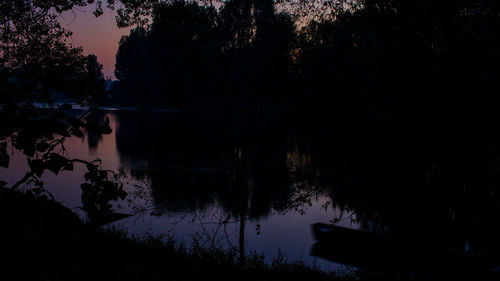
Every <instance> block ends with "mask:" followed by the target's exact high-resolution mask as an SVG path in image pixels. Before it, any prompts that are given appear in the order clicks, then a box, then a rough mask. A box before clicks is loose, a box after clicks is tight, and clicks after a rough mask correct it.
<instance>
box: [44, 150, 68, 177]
mask: <svg viewBox="0 0 500 281" xmlns="http://www.w3.org/2000/svg"><path fill="white" fill-rule="evenodd" d="M46 165H47V169H49V170H50V171H51V172H53V173H54V174H56V175H57V174H59V172H60V171H61V170H62V169H63V168H64V167H66V166H67V165H68V159H66V158H64V157H63V156H61V155H59V154H57V153H51V154H50V158H49V160H48V161H47V163H46Z"/></svg>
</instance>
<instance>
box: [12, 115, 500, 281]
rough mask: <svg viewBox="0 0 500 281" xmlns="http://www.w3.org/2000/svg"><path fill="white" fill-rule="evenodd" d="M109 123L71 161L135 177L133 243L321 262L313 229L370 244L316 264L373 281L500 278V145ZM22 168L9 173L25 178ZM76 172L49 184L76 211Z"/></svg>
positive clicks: (350, 246)
mask: <svg viewBox="0 0 500 281" xmlns="http://www.w3.org/2000/svg"><path fill="white" fill-rule="evenodd" d="M106 116H108V117H110V122H111V127H112V128H113V134H112V135H111V136H103V137H102V139H101V140H97V139H93V140H91V138H92V137H91V136H88V135H87V143H86V144H84V145H83V146H82V143H81V142H80V141H78V140H74V139H70V140H68V144H67V148H68V152H69V153H70V154H72V156H73V157H80V158H84V159H89V160H90V159H92V158H94V157H95V156H98V157H100V158H101V159H103V165H104V166H107V167H108V168H111V169H116V168H117V167H119V166H124V167H125V168H126V170H127V171H130V172H129V177H130V178H129V180H128V182H129V185H128V186H127V187H126V188H127V189H128V191H129V198H127V199H128V200H131V201H129V202H128V203H129V204H130V205H129V206H128V205H127V204H126V203H127V202H126V201H125V202H122V203H120V205H122V208H124V209H126V210H128V211H136V212H142V213H143V214H144V216H143V217H141V218H140V219H138V218H137V217H134V218H128V219H125V220H124V221H123V222H122V223H123V225H125V227H127V228H128V229H129V230H130V231H132V232H134V231H137V232H140V231H144V230H150V231H152V232H153V233H157V234H159V233H169V234H171V235H174V236H175V237H176V238H179V239H180V240H182V241H184V242H191V241H192V240H193V239H194V240H195V241H197V242H198V243H200V244H203V245H206V246H214V247H226V248H234V249H236V250H238V251H240V252H248V250H249V249H252V248H255V249H257V250H258V251H263V252H264V253H265V254H266V255H268V256H274V255H275V254H276V251H277V249H278V248H281V249H282V250H283V252H284V253H285V254H288V255H289V257H290V258H300V257H301V256H305V257H306V259H308V262H311V261H312V260H313V258H312V257H310V256H309V254H311V253H310V249H311V247H312V246H313V243H314V241H313V237H312V235H311V232H310V225H311V224H314V223H318V222H322V223H326V224H327V225H328V226H330V225H336V226H346V227H348V228H350V229H355V230H357V231H362V232H352V233H351V232H347V233H348V235H344V234H345V233H346V232H344V230H343V229H340V228H332V229H333V230H332V232H331V233H333V234H330V235H326V236H325V237H323V238H319V237H316V238H318V242H317V243H316V244H315V245H314V247H313V248H312V249H313V251H312V254H313V255H315V256H318V257H321V258H324V259H328V260H331V261H334V262H338V263H344V264H346V265H350V266H354V267H358V268H360V269H364V270H365V272H372V273H373V272H375V273H377V274H379V273H382V274H386V275H390V276H393V277H398V276H400V277H401V278H406V277H408V276H410V277H411V276H419V277H425V276H433V277H436V276H447V277H450V276H451V277H457V278H459V277H460V276H469V277H470V276H474V278H477V279H481V278H483V277H485V276H487V277H488V278H494V274H495V272H494V270H493V269H494V268H495V267H496V266H497V265H500V262H499V261H500V259H499V255H498V253H500V243H499V242H498V241H497V239H496V238H497V237H499V234H500V227H499V223H498V221H499V220H498V219H499V215H500V201H499V198H498V195H497V194H498V186H499V185H498V184H499V179H500V177H498V174H499V173H498V172H499V169H500V165H498V163H499V162H498V159H500V158H499V157H498V156H499V155H498V151H499V150H498V149H497V148H498V145H497V144H495V143H494V141H493V140H494V138H484V139H477V138H475V139H474V138H471V137H468V136H462V137H461V138H457V139H448V140H444V139H442V138H439V134H436V135H435V136H436V138H435V139H432V138H429V136H428V135H418V134H416V133H409V132H408V131H406V132H405V130H406V129H404V130H403V132H398V134H394V132H395V131H394V128H380V127H377V126H376V124H374V125H373V126H371V127H365V128H357V129H356V130H354V129H353V128H345V129H342V130H341V129H338V128H336V129H335V130H334V129H332V130H331V131H325V130H322V131H318V130H317V129H314V126H301V127H299V128H287V127H286V126H283V124H282V123H280V121H279V120H273V119H266V120H263V119H259V118H255V116H253V117H252V116H250V117H249V116H242V115H239V116H232V117H231V118H229V119H228V118H227V116H219V115H214V114H194V113H189V114H187V113H180V112H175V113H168V112H134V111H118V112H114V113H113V114H111V113H103V115H102V116H101V117H102V118H105V117H106ZM103 120H104V119H103ZM228 120H229V121H228ZM248 120H253V121H252V122H249V121H248ZM389 132H392V134H391V133H389ZM442 135H445V136H448V135H450V134H448V133H446V134H444V133H443V134H442ZM499 143H500V142H499ZM86 146H88V148H87V147H86ZM94 155H95V156H94ZM15 159H16V157H13V161H14V163H13V165H12V166H11V167H12V168H11V169H13V170H12V171H11V172H13V173H14V174H15V173H18V174H22V173H20V172H17V171H15V170H16V169H21V168H20V167H22V166H21V165H19V166H18V165H16V163H15V162H16V160H15ZM78 173H80V172H79V171H78V170H76V171H75V173H72V174H62V175H60V176H59V177H58V178H57V180H56V178H55V177H52V176H50V175H47V177H48V178H46V179H45V181H46V182H47V186H51V185H53V186H56V188H55V189H54V188H53V189H52V190H51V191H52V192H53V193H55V194H56V198H58V199H60V198H63V200H62V201H66V202H68V201H69V202H72V203H71V204H70V206H71V207H75V206H77V203H76V201H78V200H77V199H75V198H78V197H77V196H79V193H78V192H79V187H78V185H79V183H80V182H81V178H82V174H78ZM60 183H65V185H66V186H71V185H74V186H75V189H68V188H66V186H64V187H63V186H60V185H61V184H60ZM68 194H72V195H71V196H72V197H71V196H69V195H68ZM70 197H71V198H73V199H71V200H68V198H70ZM78 199H79V198H78ZM127 208H129V209H127ZM130 208H131V209H130ZM145 221H149V223H150V224H149V226H147V223H146V224H145V223H144V222H145ZM242 262H243V261H242ZM321 266H323V268H325V269H331V268H332V265H331V264H330V265H328V264H326V263H325V264H321ZM333 268H336V266H333ZM492 276H493V277H492Z"/></svg>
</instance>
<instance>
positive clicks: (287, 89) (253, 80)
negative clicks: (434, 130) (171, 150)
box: [116, 0, 500, 125]
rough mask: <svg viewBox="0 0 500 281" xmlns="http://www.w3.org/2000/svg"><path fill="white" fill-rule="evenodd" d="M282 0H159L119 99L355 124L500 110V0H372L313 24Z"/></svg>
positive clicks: (128, 57) (130, 45) (126, 62)
mask: <svg viewBox="0 0 500 281" xmlns="http://www.w3.org/2000/svg"><path fill="white" fill-rule="evenodd" d="M275 2H277V1H272V0H252V1H248V0H247V1H242V0H230V1H224V2H223V4H221V6H218V7H217V8H216V7H213V6H203V5H199V4H197V3H196V2H184V1H168V2H167V3H163V4H158V5H156V6H155V9H154V12H153V16H152V18H153V23H152V25H151V27H150V28H147V29H145V28H136V29H134V30H133V31H132V32H131V33H130V35H129V36H126V37H124V38H123V39H122V40H121V42H120V47H119V50H118V53H117V64H116V76H117V78H118V79H119V80H120V83H119V85H118V87H117V90H118V93H117V96H119V97H120V98H121V100H122V101H124V102H126V103H130V104H138V105H146V106H151V105H155V106H158V105H170V106H171V105H186V104H189V103H193V102H194V101H215V102H222V101H258V102H266V101H271V102H275V103H276V102H280V103H283V102H284V103H286V104H295V105H298V104H301V105H302V106H305V107H304V109H306V110H305V112H311V111H312V110H310V109H311V108H314V109H315V110H314V111H316V112H322V111H321V110H320V109H327V110H328V111H332V112H333V113H332V114H335V115H337V117H338V118H337V119H348V120H353V118H354V119H356V118H357V119H359V118H364V117H366V118H372V117H373V116H375V117H376V118H386V117H388V116H395V115H405V116H407V117H409V118H410V119H419V120H422V118H424V119H425V118H430V119H432V118H434V117H435V116H436V115H442V114H443V112H447V113H449V114H452V115H453V116H466V115H470V114H472V115H474V114H476V113H477V114H488V113H492V112H493V111H495V110H496V107H495V105H497V104H498V98H497V94H496V90H498V85H497V84H498V83H497V80H498V79H497V77H498V74H499V71H498V70H497V67H496V65H498V61H499V54H498V49H499V47H500V46H499V42H500V40H499V39H500V38H499V34H500V33H498V32H497V31H498V27H500V22H499V20H498V17H497V14H498V11H499V10H500V7H499V4H497V3H496V2H495V1H479V0H464V1H417V2H415V3H413V1H412V2H410V1H396V0H395V1H381V0H365V1H359V4H360V5H358V6H356V7H357V8H352V9H344V10H339V11H338V12H336V14H335V17H333V18H331V19H322V18H321V17H313V19H312V20H310V21H309V22H305V18H303V17H302V18H297V17H295V16H293V15H292V14H291V13H289V12H287V10H286V9H280V8H279V7H278V6H277V4H276V3H275ZM294 109H297V107H296V106H295V107H294ZM415 114H416V115H419V114H420V116H416V115H415ZM422 114H423V115H422ZM414 115H415V116H414ZM448 116H451V115H448ZM445 119H446V118H445ZM444 121H445V122H453V121H452V120H444ZM448 125H450V124H448Z"/></svg>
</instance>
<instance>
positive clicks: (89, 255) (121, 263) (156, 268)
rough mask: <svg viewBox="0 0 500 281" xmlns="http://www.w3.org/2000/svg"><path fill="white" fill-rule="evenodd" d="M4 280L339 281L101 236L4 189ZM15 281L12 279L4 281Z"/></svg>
mask: <svg viewBox="0 0 500 281" xmlns="http://www.w3.org/2000/svg"><path fill="white" fill-rule="evenodd" d="M0 208H1V211H0V218H1V221H2V222H3V224H2V232H1V234H0V241H1V242H0V243H1V246H0V247H1V249H2V251H1V253H0V255H1V258H2V261H3V262H2V268H3V269H4V270H3V271H2V274H3V276H4V277H6V276H11V278H12V280H338V279H336V278H333V277H332V276H330V275H328V274H325V273H321V272H319V271H316V270H314V269H311V268H308V267H306V266H304V265H301V264H288V263H273V264H274V265H273V266H267V265H265V264H264V263H263V262H262V260H261V258H262V257H260V256H259V255H255V256H254V257H252V256H248V258H247V259H246V260H247V264H246V265H245V266H243V267H242V266H241V265H240V264H239V263H238V260H237V259H236V258H235V254H234V253H231V252H223V251H218V250H215V249H213V250H203V249H201V248H199V249H194V248H191V249H186V248H183V247H177V246H175V245H174V243H173V241H168V240H162V239H159V238H152V237H143V238H127V237H126V235H124V233H121V232H119V231H113V230H102V229H95V228H93V227H91V226H89V225H86V224H85V223H83V222H82V221H81V220H80V219H79V217H78V216H77V215H76V214H74V213H73V212H72V211H70V210H69V209H67V208H65V207H63V206H62V205H60V204H59V203H55V202H53V201H50V200H47V199H43V198H40V197H38V198H34V197H32V196H29V195H25V194H21V193H17V192H13V191H10V190H7V189H0ZM5 280H9V279H5Z"/></svg>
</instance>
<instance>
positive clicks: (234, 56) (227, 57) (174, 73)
mask: <svg viewBox="0 0 500 281" xmlns="http://www.w3.org/2000/svg"><path fill="white" fill-rule="evenodd" d="M294 43H295V27H294V24H293V22H292V20H291V19H290V17H289V16H287V15H286V14H280V13H277V12H276V10H275V7H274V5H273V1H239V0H234V1H228V2H227V3H226V4H225V5H224V6H223V7H222V8H221V9H220V11H217V10H215V8H214V7H202V6H199V5H198V4H197V3H195V2H192V3H186V2H184V1H173V2H169V3H166V4H160V5H158V6H156V7H155V9H154V11H153V23H152V25H151V28H150V29H148V30H146V29H142V28H138V29H136V30H134V31H132V32H131V34H130V35H129V36H128V37H124V38H123V39H122V41H121V43H120V48H119V50H118V53H117V63H116V76H117V78H118V79H120V81H121V82H120V85H119V89H122V90H119V93H118V94H119V95H120V94H122V95H123V96H124V100H125V101H128V102H134V103H135V102H137V103H138V104H143V105H151V104H156V105H157V104H158V102H159V103H160V104H164V105H165V104H170V105H172V104H174V105H175V104H186V103H191V102H193V101H197V100H198V101H200V100H203V101H207V100H210V101H214V100H218V101H222V100H223V99H226V98H227V95H228V93H229V95H230V98H231V99H237V100H249V99H256V98H257V97H259V98H273V97H276V96H278V95H279V94H281V93H282V92H283V91H282V90H283V85H286V84H284V81H285V79H286V77H287V76H289V74H290V70H291V62H292V60H291V57H290V51H291V49H292V48H293V45H294ZM127 85H130V86H127ZM134 85H135V86H134ZM134 96H136V97H137V98H134ZM138 97H140V98H138Z"/></svg>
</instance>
